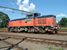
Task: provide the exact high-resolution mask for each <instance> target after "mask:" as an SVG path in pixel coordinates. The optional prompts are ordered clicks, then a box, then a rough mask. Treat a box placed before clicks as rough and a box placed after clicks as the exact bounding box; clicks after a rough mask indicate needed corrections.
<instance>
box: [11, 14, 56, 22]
mask: <svg viewBox="0 0 67 50" xmlns="http://www.w3.org/2000/svg"><path fill="white" fill-rule="evenodd" d="M48 17H54V18H56V16H55V15H43V16H38V17H35V18H48ZM25 19H29V18H21V19H14V20H10V21H16V20H25Z"/></svg>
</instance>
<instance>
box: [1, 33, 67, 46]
mask: <svg viewBox="0 0 67 50" xmlns="http://www.w3.org/2000/svg"><path fill="white" fill-rule="evenodd" d="M0 36H1V37H10V38H14V39H20V40H21V39H23V38H26V39H25V40H26V41H30V42H36V43H47V44H52V45H56V46H62V47H67V40H57V39H48V38H37V37H29V36H19V35H8V34H5V35H4V34H0Z"/></svg>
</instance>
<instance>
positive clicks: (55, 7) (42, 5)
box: [0, 0, 67, 21]
mask: <svg viewBox="0 0 67 50" xmlns="http://www.w3.org/2000/svg"><path fill="white" fill-rule="evenodd" d="M18 1H21V3H22V5H21V6H24V5H25V3H26V2H25V1H24V0H18ZM18 1H17V0H0V6H6V7H10V8H16V9H19V10H22V7H21V6H20V4H19V2H18ZM31 3H32V4H31ZM23 4H24V5H23ZM32 7H33V8H32ZM26 8H27V10H30V11H31V9H34V12H39V13H41V14H42V15H56V19H57V21H59V20H60V19H61V18H62V17H67V0H28V6H27V5H26ZM23 10H25V8H23ZM0 11H2V12H4V13H6V14H8V16H9V18H10V19H11V20H13V19H18V18H24V17H26V16H25V14H24V13H23V12H20V11H15V10H10V9H5V8H0Z"/></svg>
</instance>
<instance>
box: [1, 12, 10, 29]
mask: <svg viewBox="0 0 67 50" xmlns="http://www.w3.org/2000/svg"><path fill="white" fill-rule="evenodd" d="M9 20H10V19H9V17H8V15H7V14H5V13H3V12H0V28H5V27H7V26H8V21H9Z"/></svg>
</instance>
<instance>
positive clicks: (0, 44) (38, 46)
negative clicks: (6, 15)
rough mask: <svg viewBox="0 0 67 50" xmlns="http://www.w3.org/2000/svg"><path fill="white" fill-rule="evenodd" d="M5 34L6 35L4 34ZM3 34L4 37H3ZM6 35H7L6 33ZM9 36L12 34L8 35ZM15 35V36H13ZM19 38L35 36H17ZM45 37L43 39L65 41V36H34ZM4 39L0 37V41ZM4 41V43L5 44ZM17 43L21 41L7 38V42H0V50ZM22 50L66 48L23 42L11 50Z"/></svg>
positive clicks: (59, 49) (64, 49)
mask: <svg viewBox="0 0 67 50" xmlns="http://www.w3.org/2000/svg"><path fill="white" fill-rule="evenodd" d="M0 34H2V32H0ZM5 34H6V33H5ZM5 34H4V36H5ZM7 34H8V33H7ZM9 34H13V33H9ZM13 35H15V34H13ZM17 35H20V36H23V35H25V36H31V37H33V36H35V34H33V35H32V34H31V35H29V34H22V35H21V34H17ZM41 36H42V37H43V38H44V37H45V38H50V39H51V38H53V39H61V40H67V39H66V38H67V36H60V35H59V36H57V35H54V36H53V35H38V34H36V37H41ZM3 38H5V37H1V36H0V39H3ZM5 41H6V42H5ZM19 41H21V39H13V38H9V39H7V40H4V41H0V50H7V49H8V48H9V46H11V44H16V43H18V42H19ZM3 47H7V48H3ZM22 48H23V49H28V50H67V48H66V47H62V46H56V45H52V44H46V43H37V42H30V41H27V40H25V41H23V42H21V43H20V44H18V45H17V47H14V48H12V49H11V50H22Z"/></svg>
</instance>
